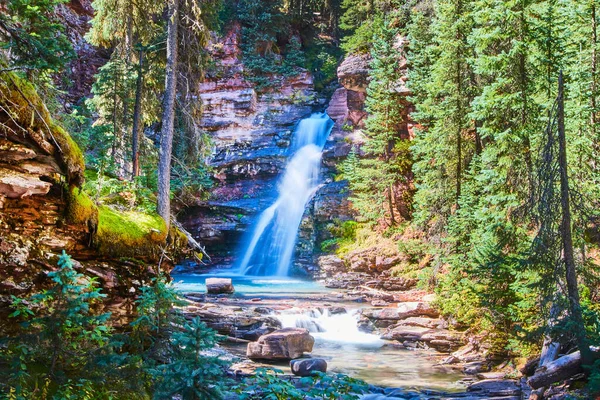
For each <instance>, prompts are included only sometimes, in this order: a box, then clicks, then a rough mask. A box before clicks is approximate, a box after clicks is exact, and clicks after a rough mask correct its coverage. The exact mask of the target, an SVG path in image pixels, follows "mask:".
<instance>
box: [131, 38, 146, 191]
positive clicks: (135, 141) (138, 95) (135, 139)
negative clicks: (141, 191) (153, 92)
mask: <svg viewBox="0 0 600 400" xmlns="http://www.w3.org/2000/svg"><path fill="white" fill-rule="evenodd" d="M139 58H140V61H139V65H138V72H137V73H138V76H137V81H136V84H135V107H134V110H133V132H132V146H131V147H132V150H131V161H132V166H133V168H132V174H131V179H132V180H133V179H135V178H136V177H137V176H139V175H140V163H139V149H140V143H139V141H140V119H141V114H142V84H143V82H144V81H143V67H144V50H143V49H142V48H140V55H139Z"/></svg>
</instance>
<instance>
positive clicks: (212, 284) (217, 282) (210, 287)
mask: <svg viewBox="0 0 600 400" xmlns="http://www.w3.org/2000/svg"><path fill="white" fill-rule="evenodd" d="M206 292H207V293H209V294H222V293H233V292H234V288H233V284H232V283H231V279H229V278H207V279H206Z"/></svg>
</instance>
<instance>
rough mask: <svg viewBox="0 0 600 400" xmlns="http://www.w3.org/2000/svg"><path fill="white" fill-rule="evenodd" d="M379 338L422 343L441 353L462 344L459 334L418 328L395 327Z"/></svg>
mask: <svg viewBox="0 0 600 400" xmlns="http://www.w3.org/2000/svg"><path fill="white" fill-rule="evenodd" d="M381 338H382V339H387V340H397V341H399V342H406V341H408V342H419V343H424V344H425V345H426V347H431V348H434V349H436V350H437V351H440V352H443V353H448V352H451V351H453V350H456V349H458V348H459V347H460V346H462V344H463V334H462V333H460V332H453V331H449V330H445V329H441V330H438V329H429V328H424V327H420V326H397V327H395V328H393V329H388V330H387V331H385V332H384V333H383V335H382V336H381Z"/></svg>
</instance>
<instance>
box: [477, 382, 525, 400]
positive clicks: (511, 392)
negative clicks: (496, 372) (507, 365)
mask: <svg viewBox="0 0 600 400" xmlns="http://www.w3.org/2000/svg"><path fill="white" fill-rule="evenodd" d="M467 391H468V392H471V393H476V394H478V395H484V396H486V397H500V396H519V395H520V394H521V387H520V386H519V384H518V383H517V382H516V381H514V380H510V379H489V380H484V381H480V382H475V383H474V384H472V385H470V386H469V387H468V388H467Z"/></svg>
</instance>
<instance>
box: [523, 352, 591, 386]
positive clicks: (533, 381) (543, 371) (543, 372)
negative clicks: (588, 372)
mask: <svg viewBox="0 0 600 400" xmlns="http://www.w3.org/2000/svg"><path fill="white" fill-rule="evenodd" d="M590 349H591V350H592V352H594V353H596V354H598V350H599V349H598V348H597V347H591V348H590ZM580 372H583V368H582V366H581V353H579V351H576V352H574V353H571V354H567V355H566V356H562V357H560V358H558V359H556V360H555V361H552V362H550V363H548V364H546V365H544V366H543V367H541V368H538V370H537V371H536V372H535V374H534V375H533V376H532V377H531V378H529V379H528V380H527V383H528V384H529V386H531V387H532V388H533V389H538V388H541V387H543V386H549V385H551V384H553V383H554V382H559V381H562V380H565V379H568V378H570V377H572V376H573V375H576V374H578V373H580Z"/></svg>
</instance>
